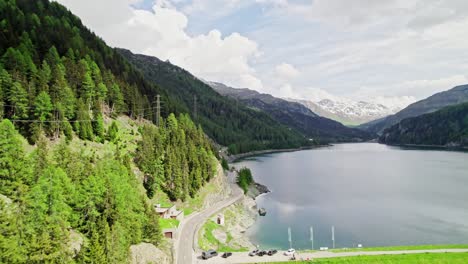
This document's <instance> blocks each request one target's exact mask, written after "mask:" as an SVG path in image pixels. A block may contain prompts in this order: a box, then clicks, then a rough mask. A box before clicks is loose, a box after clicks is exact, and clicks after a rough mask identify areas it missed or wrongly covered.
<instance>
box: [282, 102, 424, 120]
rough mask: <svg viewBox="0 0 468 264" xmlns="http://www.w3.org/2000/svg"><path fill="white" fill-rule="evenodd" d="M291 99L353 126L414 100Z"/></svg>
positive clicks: (389, 112)
mask: <svg viewBox="0 0 468 264" xmlns="http://www.w3.org/2000/svg"><path fill="white" fill-rule="evenodd" d="M290 100H291V99H290ZM292 101H295V102H298V103H301V104H303V105H304V106H306V107H307V108H309V109H310V110H312V111H313V112H314V113H316V114H318V115H320V116H323V117H326V118H330V119H333V120H336V121H339V122H341V123H343V124H345V125H353V126H355V125H360V124H363V123H367V122H370V121H373V120H377V119H380V118H383V117H386V116H389V115H392V114H395V113H397V112H398V111H400V110H401V109H403V108H405V107H406V106H408V105H409V104H411V103H412V102H414V101H415V100H414V98H412V97H399V98H386V97H376V98H372V100H369V101H372V102H369V101H361V100H359V101H354V100H350V99H347V98H337V97H334V98H332V99H321V100H317V101H308V100H296V99H292Z"/></svg>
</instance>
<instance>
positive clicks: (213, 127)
mask: <svg viewBox="0 0 468 264" xmlns="http://www.w3.org/2000/svg"><path fill="white" fill-rule="evenodd" d="M119 53H120V54H122V55H123V56H124V57H125V58H127V59H128V60H129V61H130V62H131V63H132V64H133V65H134V66H135V67H136V68H138V69H139V70H141V72H142V73H143V75H144V76H145V77H146V78H147V80H150V81H152V82H154V83H155V84H157V85H158V86H159V87H161V89H163V90H164V91H165V92H166V93H167V94H168V95H170V97H171V98H173V100H174V101H175V102H176V103H177V104H178V105H180V106H182V107H183V108H184V109H185V111H187V112H188V113H190V116H191V117H192V118H193V119H194V120H195V121H196V122H197V123H199V124H201V126H202V127H203V129H204V130H205V132H206V133H207V135H209V136H210V137H211V138H213V139H214V140H216V141H217V142H218V143H219V144H222V145H225V146H229V150H230V152H231V153H233V154H235V153H241V152H247V151H253V150H261V149H281V148H294V147H299V146H302V145H306V144H309V142H308V141H307V140H306V139H305V138H304V137H303V136H302V135H301V134H300V133H298V132H296V131H294V130H290V129H288V128H287V127H286V126H284V125H282V124H280V123H279V122H277V121H276V120H274V119H272V118H271V117H270V116H269V115H267V114H266V113H264V112H262V111H258V110H253V109H250V108H248V107H246V106H245V105H244V104H243V103H238V102H236V101H235V100H233V99H230V98H226V97H223V96H221V95H219V94H218V93H216V92H215V91H214V90H213V89H212V88H211V87H210V86H208V85H207V84H205V83H204V82H202V81H200V80H199V79H197V78H196V77H195V76H193V75H192V74H190V73H189V72H187V71H185V70H184V69H182V68H180V67H177V66H175V65H172V64H171V63H169V62H163V61H161V60H159V59H158V58H155V57H150V56H145V55H136V54H132V53H131V52H130V51H128V50H119ZM195 97H196V107H195ZM195 108H196V114H195Z"/></svg>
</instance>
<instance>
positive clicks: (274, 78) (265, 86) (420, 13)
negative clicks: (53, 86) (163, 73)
mask: <svg viewBox="0 0 468 264" xmlns="http://www.w3.org/2000/svg"><path fill="white" fill-rule="evenodd" d="M140 1H141V0H100V1H91V0H80V1H77V0H59V2H62V3H64V4H65V5H66V6H68V7H69V8H70V9H71V10H72V11H73V12H75V13H76V14H77V15H78V16H80V17H81V18H82V19H83V20H84V23H85V24H86V25H89V26H90V27H91V28H92V29H93V30H94V31H95V32H96V33H97V34H98V35H100V36H102V37H103V38H104V39H105V40H106V41H107V42H108V43H109V44H110V45H111V46H118V47H123V48H129V49H131V50H133V51H135V52H138V53H145V54H148V55H155V56H157V57H160V58H161V59H164V60H165V59H169V60H170V61H171V62H172V63H174V64H177V65H179V66H182V67H184V68H186V69H187V70H189V71H191V72H192V73H194V74H195V75H197V76H199V77H201V78H203V79H205V80H210V81H218V82H224V83H226V84H228V85H230V86H234V87H247V88H252V89H256V90H259V91H261V92H266V93H271V94H273V95H276V96H282V97H294V98H306V99H314V98H322V99H325V98H332V99H333V98H341V99H342V98H343V97H347V98H350V99H352V100H367V101H369V100H372V101H375V102H386V103H382V104H391V105H395V104H398V102H397V101H401V102H402V103H403V104H407V103H408V102H410V101H412V100H414V99H415V98H417V99H421V98H424V97H426V96H429V95H431V94H433V93H435V92H439V91H442V90H447V89H449V88H451V87H453V86H455V85H459V84H464V83H467V82H468V80H467V73H468V63H467V62H466V58H467V57H468V50H467V49H466V47H467V46H468V38H467V37H466V36H468V1H466V0H450V1H440V0H388V1H375V0H353V1H349V0H313V1H312V0H310V1H309V0H289V1H288V0H255V1H249V0H155V2H154V3H155V4H154V8H153V10H150V11H145V10H136V9H134V8H132V7H131V5H132V4H136V3H138V2H140ZM252 7H254V8H252ZM258 7H261V8H258ZM249 8H252V9H249ZM237 11H239V13H236V12H237ZM244 16H245V17H244ZM194 23H196V24H194ZM200 24H202V26H195V28H196V29H194V25H200ZM206 28H208V30H206ZM216 28H219V29H220V30H216ZM223 30H225V31H223ZM238 30H240V31H241V32H242V34H239V33H233V34H223V33H222V32H236V31H238ZM188 32H190V33H188ZM193 32H198V33H196V34H195V33H193ZM247 36H248V37H247ZM286 62H287V63H286ZM293 65H296V66H298V68H299V69H300V71H299V70H298V69H297V68H296V67H295V66H293ZM311 87H314V88H311ZM319 88H320V89H319Z"/></svg>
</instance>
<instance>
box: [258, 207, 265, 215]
mask: <svg viewBox="0 0 468 264" xmlns="http://www.w3.org/2000/svg"><path fill="white" fill-rule="evenodd" d="M258 214H259V215H260V216H265V215H266V210H265V208H260V209H258Z"/></svg>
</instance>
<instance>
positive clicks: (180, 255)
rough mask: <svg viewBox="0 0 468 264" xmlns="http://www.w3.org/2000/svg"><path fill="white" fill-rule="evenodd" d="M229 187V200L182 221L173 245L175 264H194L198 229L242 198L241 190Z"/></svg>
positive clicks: (232, 185) (234, 186)
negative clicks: (214, 215)
mask: <svg viewBox="0 0 468 264" xmlns="http://www.w3.org/2000/svg"><path fill="white" fill-rule="evenodd" d="M230 185H231V190H232V193H231V195H230V196H229V198H227V199H225V200H223V201H220V202H218V203H217V204H215V205H213V206H211V207H210V208H207V209H205V210H203V211H201V212H199V213H195V214H193V215H191V216H189V217H187V218H186V219H185V220H183V221H182V223H181V225H180V227H179V234H178V239H177V240H176V244H175V248H176V249H175V260H176V263H177V264H190V263H195V260H196V258H197V257H198V256H196V255H195V251H194V248H195V243H196V241H195V239H196V238H197V235H196V234H197V233H198V229H200V227H201V226H202V225H203V223H204V222H205V221H206V220H208V219H209V218H210V217H211V216H212V215H213V214H215V213H217V212H219V211H221V210H222V209H224V208H226V207H228V206H230V205H232V204H233V203H235V202H237V201H239V200H241V199H242V198H243V196H244V194H243V193H242V191H241V189H240V188H239V187H238V186H237V185H236V184H232V183H230Z"/></svg>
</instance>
